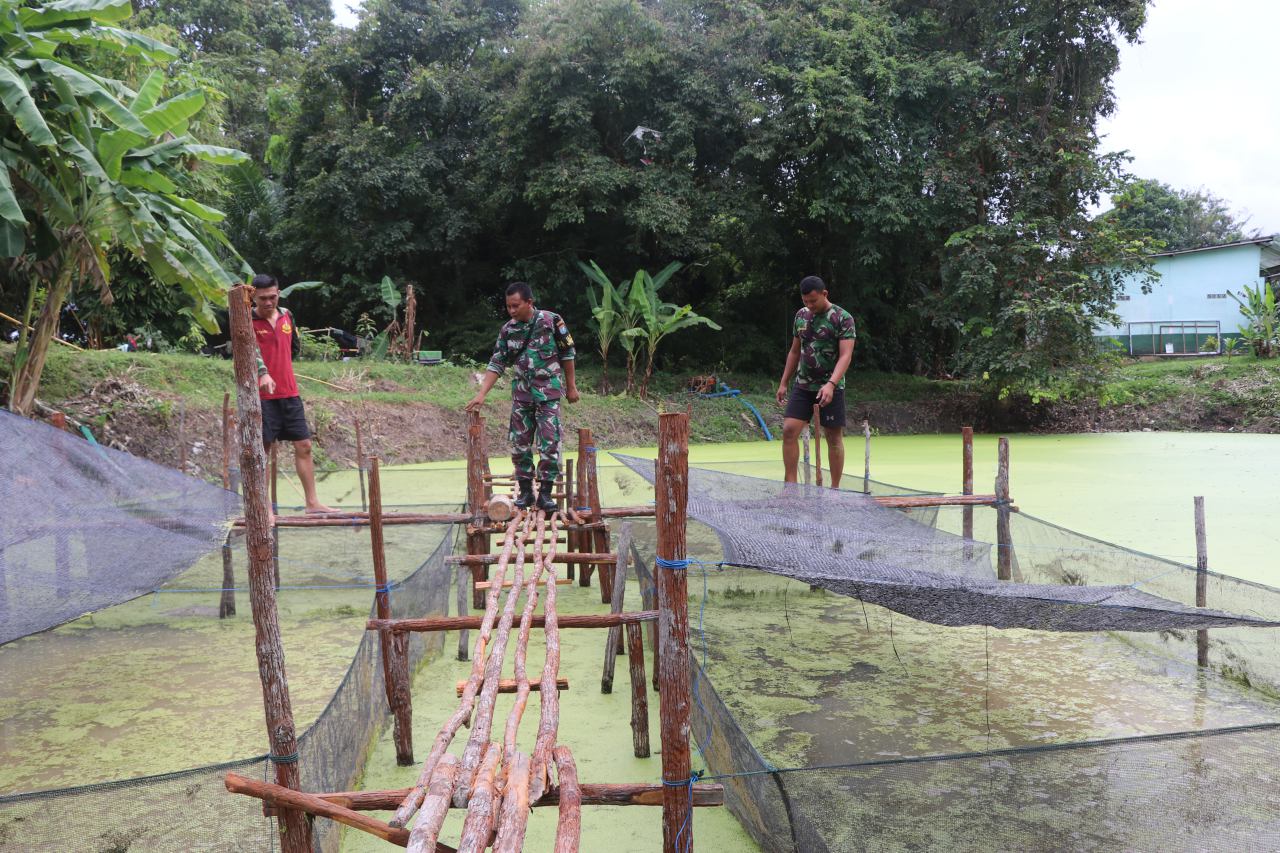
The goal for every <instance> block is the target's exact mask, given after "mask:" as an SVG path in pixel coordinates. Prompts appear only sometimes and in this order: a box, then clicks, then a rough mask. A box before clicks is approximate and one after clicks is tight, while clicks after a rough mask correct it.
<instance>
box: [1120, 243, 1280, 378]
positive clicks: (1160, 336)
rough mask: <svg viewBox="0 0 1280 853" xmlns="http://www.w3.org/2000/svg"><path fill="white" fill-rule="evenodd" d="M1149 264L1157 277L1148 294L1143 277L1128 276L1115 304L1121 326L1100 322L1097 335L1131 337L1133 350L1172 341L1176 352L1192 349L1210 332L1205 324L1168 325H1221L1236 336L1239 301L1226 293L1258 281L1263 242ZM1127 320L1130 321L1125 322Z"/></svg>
mask: <svg viewBox="0 0 1280 853" xmlns="http://www.w3.org/2000/svg"><path fill="white" fill-rule="evenodd" d="M1153 266H1154V267H1155V271H1156V272H1157V273H1159V275H1160V277H1159V278H1158V279H1156V281H1155V282H1154V283H1153V284H1152V288H1151V292H1150V293H1143V292H1142V279H1141V278H1139V277H1137V276H1132V277H1130V278H1129V279H1128V280H1127V281H1126V282H1125V287H1124V295H1123V297H1121V299H1120V300H1119V301H1118V302H1117V303H1116V313H1117V314H1118V315H1119V316H1120V320H1121V323H1120V325H1119V326H1104V327H1101V328H1099V329H1098V330H1097V332H1096V333H1095V334H1097V335H1098V336H1100V337H1105V338H1113V337H1114V338H1118V339H1119V340H1120V341H1121V343H1122V344H1124V345H1125V347H1126V348H1128V345H1129V343H1130V341H1129V336H1130V335H1132V336H1133V344H1134V347H1133V351H1134V352H1136V353H1149V352H1157V351H1158V352H1164V351H1165V345H1166V344H1172V345H1173V347H1174V349H1173V351H1174V352H1194V351H1196V350H1197V349H1199V347H1200V344H1201V342H1203V341H1204V339H1205V338H1206V337H1207V336H1209V335H1210V334H1213V332H1212V330H1211V329H1210V328H1209V327H1208V326H1201V327H1200V328H1199V329H1193V328H1192V327H1190V326H1187V327H1185V328H1176V327H1171V326H1170V324H1184V323H1191V322H1194V321H1199V322H1200V323H1212V322H1213V321H1217V322H1218V323H1220V324H1221V330H1222V334H1223V335H1224V336H1231V337H1234V336H1235V335H1236V330H1237V327H1238V326H1239V325H1240V324H1241V323H1242V322H1243V320H1244V318H1243V317H1242V316H1241V314H1240V306H1239V304H1237V303H1236V301H1235V300H1234V299H1232V298H1231V297H1230V295H1229V293H1228V292H1229V291H1233V292H1235V293H1236V294H1237V295H1238V294H1239V293H1240V292H1241V291H1242V290H1243V288H1245V287H1246V286H1247V287H1257V286H1258V285H1259V284H1261V283H1262V276H1261V275H1260V268H1261V266H1262V247H1261V246H1259V245H1256V244H1255V245H1245V246H1224V247H1220V248H1214V249H1204V250H1201V251H1195V252H1185V253H1180V254H1172V255H1158V256H1156V257H1155V258H1153ZM1127 324H1131V325H1127Z"/></svg>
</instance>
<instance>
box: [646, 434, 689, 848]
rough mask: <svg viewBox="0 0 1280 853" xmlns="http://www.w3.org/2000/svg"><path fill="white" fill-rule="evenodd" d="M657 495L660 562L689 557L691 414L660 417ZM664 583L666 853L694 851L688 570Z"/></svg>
mask: <svg viewBox="0 0 1280 853" xmlns="http://www.w3.org/2000/svg"><path fill="white" fill-rule="evenodd" d="M655 474H656V476H655V483H654V495H655V497H656V498H657V508H658V515H657V521H658V558H659V559H661V560H664V561H667V562H674V563H680V562H681V561H683V560H684V559H685V530H686V524H687V519H686V516H685V513H686V506H687V505H688V500H689V416H688V415H687V414H685V413H683V412H676V413H667V414H661V415H659V416H658V463H657V466H656V470H655ZM656 574H657V582H658V611H659V622H658V625H659V631H658V645H659V648H660V649H661V655H660V658H659V664H658V666H659V674H658V680H659V681H660V682H661V684H662V690H661V691H660V692H659V694H658V695H659V697H660V705H659V718H660V720H661V727H662V782H663V785H664V786H665V789H664V790H663V792H662V794H663V796H662V848H663V850H664V851H665V853H676V851H677V850H680V849H685V850H692V849H693V822H692V819H691V818H692V815H691V814H690V808H689V793H688V791H687V790H686V788H687V785H688V783H689V782H690V781H691V778H690V772H691V771H690V758H689V730H690V723H689V673H690V669H689V666H690V659H689V612H688V607H689V593H688V579H687V575H686V571H685V570H684V569H683V568H662V567H661V566H659V568H658V569H657V570H656Z"/></svg>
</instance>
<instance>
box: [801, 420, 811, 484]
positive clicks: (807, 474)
mask: <svg viewBox="0 0 1280 853" xmlns="http://www.w3.org/2000/svg"><path fill="white" fill-rule="evenodd" d="M800 444H801V447H802V448H803V451H804V460H803V462H802V464H801V465H800V470H801V471H802V472H803V475H804V476H803V479H804V484H805V485H806V486H807V485H809V482H810V480H812V478H813V472H811V471H810V470H809V425H808V424H805V425H804V429H802V430H801V431H800Z"/></svg>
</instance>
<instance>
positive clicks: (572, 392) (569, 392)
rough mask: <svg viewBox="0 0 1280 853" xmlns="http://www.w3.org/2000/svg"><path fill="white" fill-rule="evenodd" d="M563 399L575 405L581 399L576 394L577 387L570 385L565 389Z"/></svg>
mask: <svg viewBox="0 0 1280 853" xmlns="http://www.w3.org/2000/svg"><path fill="white" fill-rule="evenodd" d="M564 398H565V399H566V400H568V401H569V402H570V403H576V402H578V400H580V399H582V398H581V396H580V395H579V394H578V386H577V385H570V386H569V387H568V388H566V389H565V392H564Z"/></svg>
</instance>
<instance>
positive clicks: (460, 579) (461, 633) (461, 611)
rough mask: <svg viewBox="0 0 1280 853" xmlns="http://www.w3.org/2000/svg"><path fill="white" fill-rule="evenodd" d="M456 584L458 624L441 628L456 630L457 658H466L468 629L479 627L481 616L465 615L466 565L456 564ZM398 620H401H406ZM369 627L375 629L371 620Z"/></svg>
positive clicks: (468, 589)
mask: <svg viewBox="0 0 1280 853" xmlns="http://www.w3.org/2000/svg"><path fill="white" fill-rule="evenodd" d="M456 586H457V604H458V615H457V616H455V617H453V618H455V619H458V620H459V624H458V625H457V627H456V628H447V629H442V630H451V631H452V630H456V631H457V632H458V660H468V659H469V658H470V657H471V646H470V644H469V642H468V637H469V635H470V629H471V628H479V627H480V619H481V617H479V616H468V615H467V608H468V607H470V605H471V570H470V569H468V568H467V567H466V566H458V571H457V578H456ZM446 618H447V617H446ZM461 620H466V624H462V622H461ZM399 621H402V622H403V621H408V620H399ZM388 627H390V626H388ZM369 628H370V629H371V630H375V631H376V630H377V628H375V627H374V625H373V623H372V622H370V623H369Z"/></svg>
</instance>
